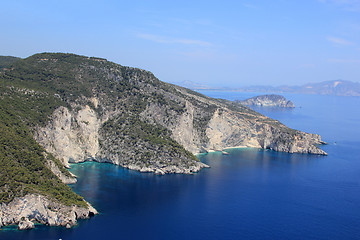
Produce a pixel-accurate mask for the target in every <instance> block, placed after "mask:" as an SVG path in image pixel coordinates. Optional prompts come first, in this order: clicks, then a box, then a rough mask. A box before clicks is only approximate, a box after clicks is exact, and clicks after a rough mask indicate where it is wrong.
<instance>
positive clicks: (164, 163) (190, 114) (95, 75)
mask: <svg viewBox="0 0 360 240" xmlns="http://www.w3.org/2000/svg"><path fill="white" fill-rule="evenodd" d="M0 80H1V81H2V83H3V84H2V85H1V86H0V90H1V91H0V93H1V98H0V101H2V102H1V103H2V104H1V105H0V110H1V111H0V114H2V115H3V116H5V117H6V119H5V117H4V120H6V121H8V122H4V124H3V123H1V122H0V123H1V124H2V125H0V127H3V128H4V131H3V132H11V131H10V130H11V128H9V126H10V125H9V124H8V123H12V124H14V126H20V125H21V128H20V127H19V131H12V132H11V133H12V134H20V133H22V134H23V135H24V133H26V134H27V131H26V130H24V129H23V128H25V127H24V126H27V127H28V128H29V131H30V130H31V132H32V134H33V137H34V139H35V140H36V142H35V141H34V139H33V138H32V137H31V136H30V135H29V134H28V135H26V134H25V135H24V136H20V137H19V140H22V141H24V139H25V137H26V136H28V137H29V138H30V139H31V141H32V142H33V143H32V145H30V146H29V149H32V151H30V150H29V151H26V152H25V153H24V155H26V154H27V153H31V152H33V149H37V151H38V153H37V154H35V155H31V157H29V159H32V158H34V159H37V163H38V164H39V166H43V164H45V166H46V167H45V168H46V169H47V172H46V171H45V170H46V169H45V170H44V169H43V168H40V167H39V166H32V168H33V169H42V170H41V171H42V172H40V173H39V174H38V175H40V174H44V176H50V177H52V184H54V186H60V187H61V184H59V183H61V182H60V181H58V179H57V178H56V177H54V176H51V174H54V175H55V176H57V177H58V178H59V179H61V181H62V182H63V183H72V182H75V181H76V179H75V178H74V176H72V175H71V174H69V173H67V172H66V169H63V166H62V165H61V164H60V163H58V162H59V161H58V160H57V159H59V160H60V161H61V162H62V164H63V165H65V166H67V167H68V166H69V163H71V162H75V163H76V162H82V161H86V160H95V161H99V162H111V163H114V164H118V165H121V166H123V167H127V168H130V169H134V170H139V171H144V172H154V173H156V174H166V173H185V174H191V173H194V172H197V171H199V170H200V169H201V168H204V167H207V165H205V164H203V163H201V162H200V161H199V160H198V159H197V158H196V157H195V156H194V154H197V153H201V152H207V151H213V150H223V149H225V148H229V147H238V146H247V147H256V148H264V149H272V150H275V151H283V152H290V153H296V152H297V153H311V154H323V155H325V154H326V153H325V152H324V151H322V150H321V149H319V148H318V147H317V145H319V144H323V142H322V141H321V138H320V136H318V135H315V134H308V133H304V132H301V131H298V130H294V129H290V128H288V127H286V126H284V125H283V124H281V123H280V122H278V121H276V120H273V119H270V118H268V117H266V116H263V115H261V114H259V113H257V112H255V111H253V110H251V109H250V108H248V107H245V106H243V105H241V104H238V103H235V102H230V101H226V100H220V99H211V98H209V97H206V96H204V95H201V94H199V93H196V92H193V91H191V90H189V89H186V88H182V87H179V86H175V85H172V84H168V83H164V82H161V81H159V80H158V79H157V78H156V77H155V76H154V75H153V74H152V73H150V72H148V71H145V70H141V69H135V68H130V67H123V66H120V65H118V64H114V63H111V62H108V61H106V60H105V59H99V58H88V57H83V56H77V55H73V54H60V53H59V54H52V53H44V54H37V55H34V56H32V57H29V58H27V59H24V60H19V61H18V62H16V64H14V65H13V66H12V68H10V69H5V70H4V71H3V72H0ZM5 104H6V106H10V107H11V108H13V110H14V111H13V112H11V113H9V112H8V111H6V109H5V110H4V109H2V108H1V106H3V105H4V106H5ZM13 116H17V117H18V119H20V120H18V121H17V122H16V121H13V120H12V119H11V118H12V117H13ZM20 122H21V123H20ZM22 124H23V125H22ZM9 129H10V130H9ZM0 130H2V129H0ZM2 140H3V142H4V143H6V144H9V143H11V144H13V145H14V146H13V145H11V146H13V148H14V149H16V151H14V152H15V153H16V154H18V153H19V152H18V150H17V149H22V148H18V147H17V146H16V143H15V142H14V141H11V139H6V137H5V138H4V139H2ZM34 143H36V144H37V146H36V144H34ZM39 144H40V145H41V146H42V147H43V148H41V147H40V146H38V145H39ZM23 145H26V143H23ZM9 146H10V145H9ZM44 149H45V150H44ZM0 153H1V152H0ZM10 153H12V152H10ZM3 155H4V154H3ZM26 156H27V155H26ZM4 159H5V160H7V161H12V162H4V163H5V164H4V166H13V163H16V164H19V163H17V162H16V161H17V160H16V158H12V159H10V158H4ZM32 162H33V161H31V160H29V161H27V162H25V163H24V164H25V165H26V164H28V165H30V164H31V163H32ZM44 162H45V163H44ZM24 164H23V165H24ZM59 164H60V167H59ZM23 165H21V166H23ZM9 168H10V167H9ZM11 169H12V168H11ZM19 169H20V170H22V169H21V168H20V167H19ZM49 169H50V170H51V172H52V173H49ZM13 170H14V169H12V173H13V172H16V171H13ZM45 173H46V174H45ZM0 177H1V175H0ZM32 178H33V177H31V179H32ZM53 178H56V181H55V180H54V179H53ZM11 179H13V178H11ZM0 180H2V179H0ZM6 181H7V180H6ZM21 181H23V182H21ZM29 181H31V180H29V179H27V178H19V183H20V184H19V186H20V187H19V189H24V188H22V187H24V186H25V185H26V184H28V182H29ZM35 183H36V182H35ZM22 184H23V185H22ZM4 186H5V187H1V189H0V190H1V192H0V193H1V194H0V197H4V199H7V198H6V197H7V196H10V195H11V194H10V195H9V194H7V189H6V183H5V185H4ZM35 189H36V188H35ZM60 189H61V188H60ZM59 191H60V190H59ZM64 191H65V190H64ZM35 192H36V191H35ZM65 192H66V191H65ZM44 194H45V195H46V193H44ZM19 195H21V194H19ZM24 195H25V196H24ZM16 196H17V195H16ZM55 196H63V195H61V194H57V195H56V194H55ZM60 199H61V198H60ZM74 199H75V200H76V199H77V197H76V196H73V201H75V200H74ZM62 200H64V199H62ZM56 202H57V201H55V200H53V199H50V200H49V199H48V198H47V197H44V196H42V195H39V194H25V193H24V194H23V195H22V196H21V197H19V196H17V197H16V198H15V199H14V200H12V201H11V202H10V203H7V204H5V203H3V204H2V205H1V207H0V227H1V226H4V225H8V224H19V228H23V229H24V228H31V227H32V226H33V224H32V223H33V222H34V221H36V222H40V223H44V224H48V225H61V226H69V227H70V226H72V225H73V224H75V223H76V219H78V218H83V217H88V216H91V215H93V214H95V213H96V210H94V209H93V208H91V207H90V206H88V207H87V208H86V207H76V206H74V205H73V206H72V207H67V206H65V205H63V204H60V203H56ZM79 206H80V205H79Z"/></svg>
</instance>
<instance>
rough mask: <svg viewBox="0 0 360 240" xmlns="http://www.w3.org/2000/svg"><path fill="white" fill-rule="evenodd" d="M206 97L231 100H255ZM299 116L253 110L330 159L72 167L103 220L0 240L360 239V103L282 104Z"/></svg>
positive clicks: (237, 154) (314, 99)
mask: <svg viewBox="0 0 360 240" xmlns="http://www.w3.org/2000/svg"><path fill="white" fill-rule="evenodd" d="M202 93H204V94H206V95H208V96H211V97H216V98H225V99H229V100H234V99H245V98H247V97H252V96H255V95H256V94H254V93H239V92H210V91H203V92H202ZM284 95H285V97H287V98H288V99H290V100H292V101H293V102H294V103H295V105H296V106H297V107H296V108H295V109H279V108H257V109H256V110H257V111H259V112H261V113H262V114H264V115H267V116H269V117H272V118H275V119H278V120H279V121H281V122H283V123H284V124H286V125H288V126H289V127H292V128H296V129H299V130H302V131H306V132H312V133H318V134H320V135H321V136H322V138H323V140H324V141H327V142H328V143H329V144H328V145H326V146H322V149H323V150H325V151H326V152H327V153H328V154H329V155H328V156H316V155H308V154H287V153H277V152H273V151H269V150H259V149H251V148H244V149H231V150H228V151H229V153H230V155H222V154H221V153H211V154H206V155H199V159H200V160H201V161H203V162H205V163H207V164H209V165H210V166H211V168H209V169H203V170H202V171H200V172H199V173H197V174H195V175H178V174H173V175H165V176H157V175H154V174H151V173H139V172H136V171H131V170H128V169H124V168H122V167H119V166H115V165H112V164H100V163H95V162H86V163H82V164H74V165H72V166H71V167H72V169H71V171H72V172H73V173H74V174H76V175H77V176H78V180H79V181H78V183H77V184H73V185H71V187H72V188H73V189H74V191H75V192H77V193H79V194H81V195H82V196H84V197H85V199H86V200H88V201H89V202H90V203H91V204H93V206H94V207H95V208H96V209H97V210H98V211H99V212H100V215H98V216H95V217H94V218H91V219H89V220H84V221H79V225H78V226H77V227H75V228H72V229H64V228H58V227H46V226H37V227H36V229H33V230H30V231H14V230H11V229H8V228H5V229H4V230H2V231H0V239H64V240H65V239H99V238H102V239H144V238H146V239H184V238H186V239H360V208H359V203H360V191H359V190H360V158H359V156H358V153H359V150H360V137H359V136H360V109H359V106H360V98H357V97H335V96H317V95H296V94H284Z"/></svg>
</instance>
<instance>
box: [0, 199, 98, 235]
mask: <svg viewBox="0 0 360 240" xmlns="http://www.w3.org/2000/svg"><path fill="white" fill-rule="evenodd" d="M95 214H98V212H97V211H96V210H95V209H94V208H93V207H91V206H90V204H88V206H87V207H79V206H75V205H74V206H65V205H63V204H60V203H56V202H54V201H50V200H49V199H47V198H46V197H44V196H41V195H37V194H31V195H26V196H25V197H21V198H15V199H14V200H13V201H12V202H10V203H8V204H5V203H2V204H1V205H0V227H3V226H7V225H14V224H17V225H18V228H19V229H20V230H23V229H31V228H34V223H41V224H45V225H48V226H63V227H67V228H70V227H72V226H74V225H76V224H77V220H78V219H86V218H89V217H91V216H94V215H95Z"/></svg>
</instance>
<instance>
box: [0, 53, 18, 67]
mask: <svg viewBox="0 0 360 240" xmlns="http://www.w3.org/2000/svg"><path fill="white" fill-rule="evenodd" d="M20 59H21V58H17V57H12V56H0V70H1V69H3V68H9V67H10V66H11V65H12V64H13V63H14V62H17V61H18V60H20Z"/></svg>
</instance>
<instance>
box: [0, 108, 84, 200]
mask: <svg viewBox="0 0 360 240" xmlns="http://www.w3.org/2000/svg"><path fill="white" fill-rule="evenodd" d="M3 103H4V102H1V104H0V147H1V149H0V202H5V203H7V202H10V201H11V200H13V199H14V198H15V197H20V196H24V195H26V194H27V193H40V194H43V195H47V196H49V197H51V198H55V199H57V200H58V201H60V202H62V203H64V204H66V205H71V204H76V205H80V206H85V205H86V203H85V202H84V200H83V198H82V197H80V196H78V195H77V194H75V193H74V192H72V191H71V189H70V187H68V186H67V185H65V184H63V183H62V182H61V181H60V179H58V178H57V177H56V176H55V175H54V174H53V173H52V172H51V170H50V169H49V168H47V167H46V161H47V160H46V157H48V156H47V154H46V153H45V150H44V149H43V148H42V147H41V146H40V145H39V144H38V143H37V142H36V141H35V140H34V139H33V137H32V134H31V133H30V131H29V128H28V127H27V126H26V125H25V124H24V123H23V121H21V119H20V117H18V116H17V114H16V112H15V111H13V110H12V109H11V108H9V105H6V104H3ZM49 157H50V156H49ZM58 167H60V169H61V168H64V167H63V166H61V165H58ZM63 171H66V170H65V169H63Z"/></svg>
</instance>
